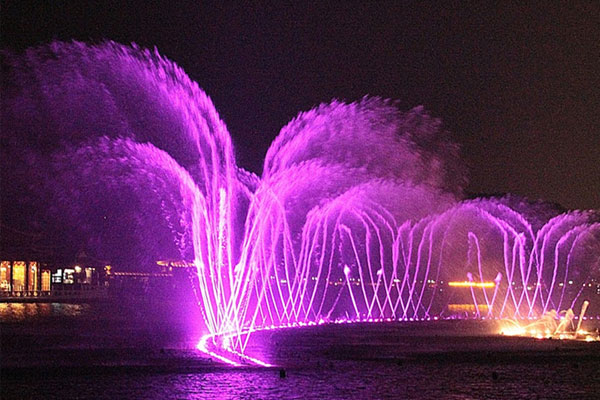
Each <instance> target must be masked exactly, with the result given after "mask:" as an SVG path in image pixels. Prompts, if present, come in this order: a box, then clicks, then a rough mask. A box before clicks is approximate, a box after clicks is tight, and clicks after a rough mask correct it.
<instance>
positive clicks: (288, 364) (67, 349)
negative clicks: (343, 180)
mask: <svg viewBox="0 0 600 400" xmlns="http://www.w3.org/2000/svg"><path fill="white" fill-rule="evenodd" d="M93 307H94V309H91V310H90V308H89V306H73V305H65V304H60V305H59V304H37V305H36V304H19V305H15V304H13V305H2V310H3V311H2V312H3V315H5V314H6V315H10V316H11V317H12V318H23V317H25V318H26V317H27V316H31V315H32V314H35V315H37V316H38V317H37V318H41V319H40V320H41V321H47V320H50V319H52V318H46V319H43V317H44V316H52V315H56V314H59V315H61V316H83V318H70V317H69V318H62V319H60V318H59V319H55V320H56V321H58V323H57V324H46V323H45V322H40V323H38V322H36V323H33V324H30V323H28V322H23V323H7V324H4V325H3V326H2V332H1V333H2V343H0V344H1V345H2V346H3V347H2V369H1V370H0V373H1V374H2V391H1V397H2V399H29V398H31V399H61V400H63V399H107V400H108V399H111V400H112V399H160V400H162V399H210V400H216V399H506V398H510V399H520V398H532V399H535V398H543V399H560V400H566V399H578V400H581V399H597V394H598V393H599V392H600V374H598V365H600V343H586V342H571V341H567V342H565V341H554V340H551V341H538V340H536V339H532V338H510V337H504V336H498V335H495V336H491V335H489V334H488V331H490V330H491V327H490V326H488V325H486V324H483V323H482V322H481V321H447V322H438V323H435V324H434V323H431V324H429V323H414V324H381V325H377V324H365V325H360V326H358V325H356V326H354V325H348V326H344V325H341V326H319V327H314V328H313V329H303V330H293V329H290V330H282V331H270V332H262V333H261V334H257V335H255V336H254V337H253V338H252V341H253V345H252V346H251V348H252V350H255V351H257V352H260V353H263V354H264V355H265V356H266V357H267V359H268V360H269V361H273V362H274V363H275V364H277V365H278V366H279V367H278V368H285V370H286V374H287V377H286V378H280V377H279V369H278V368H226V367H223V366H221V365H218V364H217V363H215V362H213V361H211V360H208V359H206V358H205V357H204V355H203V354H201V353H198V352H197V351H195V350H194V344H195V342H192V343H189V344H188V345H187V346H186V345H181V343H182V342H181V340H180V339H181V338H183V337H192V338H196V339H197V337H198V336H197V335H196V336H195V334H189V332H187V331H185V332H187V333H186V335H180V336H177V329H175V328H176V326H175V325H173V324H167V323H155V324H152V325H148V326H141V325H140V321H141V320H135V319H132V318H130V317H126V318H125V319H119V320H117V321H116V322H114V320H107V319H96V317H97V315H98V313H99V312H100V310H99V309H98V307H96V305H93ZM8 310H10V312H9V311H8ZM113 314H114V312H110V313H108V312H107V313H104V314H102V315H113ZM118 314H120V315H122V313H120V312H119V313H118ZM88 317H89V318H88ZM124 320H127V321H128V322H127V323H123V321H124ZM110 321H113V322H112V323H111V322H110ZM167 328H168V329H167ZM177 343H179V345H178V344H177Z"/></svg>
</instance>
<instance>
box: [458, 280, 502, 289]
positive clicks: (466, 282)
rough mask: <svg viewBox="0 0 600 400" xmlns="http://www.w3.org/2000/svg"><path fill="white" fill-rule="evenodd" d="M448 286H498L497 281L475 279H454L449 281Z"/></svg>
mask: <svg viewBox="0 0 600 400" xmlns="http://www.w3.org/2000/svg"><path fill="white" fill-rule="evenodd" d="M448 286H451V287H476V288H493V287H495V286H496V282H474V281H462V282H460V281H453V282H448Z"/></svg>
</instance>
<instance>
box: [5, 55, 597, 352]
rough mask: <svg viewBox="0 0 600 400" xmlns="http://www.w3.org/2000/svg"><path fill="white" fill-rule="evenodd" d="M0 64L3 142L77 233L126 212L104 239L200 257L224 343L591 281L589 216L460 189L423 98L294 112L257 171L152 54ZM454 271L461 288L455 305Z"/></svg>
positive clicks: (546, 303) (538, 300)
mask: <svg viewBox="0 0 600 400" xmlns="http://www.w3.org/2000/svg"><path fill="white" fill-rule="evenodd" d="M5 63H6V65H7V66H8V67H7V73H8V79H6V81H7V82H8V83H6V84H5V86H7V87H6V88H4V90H3V91H4V93H5V95H3V99H2V106H3V110H4V111H5V112H3V115H2V123H3V126H6V127H9V129H7V131H8V133H9V135H8V138H7V139H6V146H3V147H4V148H5V151H6V153H7V154H8V153H13V154H14V153H17V154H18V153H19V151H21V152H22V153H23V154H24V155H23V159H24V160H25V161H24V162H25V163H26V164H27V165H28V166H29V167H31V168H30V169H31V170H32V171H36V172H35V173H33V174H32V176H33V177H32V176H29V177H28V178H27V179H31V180H30V183H32V185H35V184H38V183H39V184H40V185H41V187H42V188H43V189H42V190H41V192H42V194H43V195H47V196H49V197H50V198H51V200H50V202H51V207H50V208H51V209H52V210H53V211H55V212H57V213H62V214H61V215H63V218H64V219H65V220H68V221H75V222H74V225H77V226H78V228H80V229H81V230H82V231H84V232H86V230H87V231H88V232H98V229H99V228H98V225H97V224H96V223H95V222H94V221H92V218H91V215H95V213H97V210H98V209H102V210H106V212H107V213H112V214H111V215H114V216H115V219H117V220H119V221H120V222H123V223H122V224H116V225H110V227H109V228H106V232H105V233H106V234H105V235H104V236H102V235H100V236H98V238H97V239H96V245H97V248H98V249H100V250H102V249H104V250H105V251H107V252H108V250H107V248H108V247H110V246H109V244H111V243H112V242H111V241H110V240H111V239H110V238H111V237H114V234H113V233H114V230H115V229H122V230H125V231H126V232H125V233H124V234H125V235H126V236H127V237H129V238H131V242H130V246H131V248H133V249H135V250H136V251H138V253H144V254H147V255H148V257H150V258H152V257H158V256H159V255H161V254H163V255H164V254H166V255H167V256H169V257H173V256H175V257H179V258H183V259H189V260H193V261H194V263H195V265H196V267H197V276H196V277H195V278H194V280H195V281H194V287H195V293H196V296H197V302H198V306H199V307H200V309H201V311H202V316H203V321H202V322H203V325H204V326H205V330H206V331H207V332H208V333H210V334H211V335H213V336H211V337H207V338H206V340H213V338H215V339H214V340H216V341H215V342H214V343H216V344H218V346H217V347H219V346H220V347H225V348H226V349H228V350H230V351H232V352H238V353H244V352H245V350H246V348H247V346H248V342H249V338H250V334H251V333H252V332H253V331H256V330H260V329H264V328H266V327H280V326H286V325H290V324H300V325H303V324H315V323H326V322H334V321H337V322H340V321H346V320H385V319H394V320H398V319H400V320H402V319H433V318H437V317H447V316H449V315H450V313H449V311H448V307H447V306H448V304H450V303H461V304H463V303H466V304H469V305H472V306H473V308H472V309H473V314H474V315H473V316H475V317H478V318H534V317H538V316H541V315H542V314H544V313H545V312H547V311H549V310H551V309H556V310H563V309H567V308H575V309H578V307H580V305H581V303H582V302H583V300H584V298H583V297H582V296H581V293H582V291H583V289H584V288H586V287H587V286H586V285H590V284H591V283H592V280H593V279H596V280H597V279H598V278H599V276H600V222H599V221H600V218H599V216H598V213H597V212H594V211H572V212H568V213H565V214H560V215H557V214H556V213H552V212H550V211H548V210H547V209H544V208H543V207H541V206H535V207H534V206H533V205H530V204H528V203H527V202H525V201H519V200H517V199H515V198H514V197H510V196H508V197H504V198H498V199H476V200H462V198H463V189H464V187H465V185H466V178H465V169H464V167H463V166H462V163H461V161H460V159H459V155H458V146H457V145H456V144H454V143H452V142H451V141H450V139H449V135H448V134H447V132H445V131H444V130H443V128H442V127H441V123H440V121H438V120H436V119H434V118H432V117H430V116H428V115H427V113H426V112H425V111H424V110H423V109H422V108H415V109H413V110H410V111H408V112H401V111H399V110H398V109H397V108H396V106H395V104H394V103H393V102H390V101H386V100H381V99H378V98H364V99H363V100H361V101H358V102H355V103H351V104H346V103H342V102H338V101H333V102H332V103H330V104H324V105H321V106H319V107H317V108H315V109H313V110H311V111H309V112H305V113H301V114H300V115H299V116H298V117H297V118H295V119H294V120H293V121H291V122H290V123H289V124H288V125H286V126H285V127H284V128H283V129H282V130H281V132H280V134H279V136H277V138H276V139H275V140H274V142H273V144H272V145H271V147H270V149H269V151H268V152H267V155H266V158H265V163H264V169H263V173H262V176H261V177H257V176H255V175H254V174H252V173H250V172H247V171H244V170H243V169H241V168H240V167H238V166H237V165H236V161H235V156H234V148H233V145H232V141H231V138H230V135H229V133H228V131H227V128H226V126H225V124H224V123H223V121H221V120H220V118H219V116H218V114H217V111H216V110H215V107H214V105H213V103H212V102H211V100H210V99H209V98H208V96H207V95H206V94H205V93H204V92H203V91H202V90H201V89H200V88H199V87H198V85H197V84H196V83H195V82H193V81H191V80H190V79H189V78H188V77H187V76H186V75H185V73H184V72H183V71H182V70H181V69H180V68H179V67H177V66H176V65H175V64H174V63H172V62H170V61H168V60H166V59H164V58H163V57H161V56H160V55H159V54H158V53H157V52H156V51H155V52H150V51H146V50H141V49H138V48H137V47H126V46H121V45H118V44H114V43H104V44H101V45H97V46H88V45H85V44H81V43H71V44H66V43H53V44H51V45H50V46H48V47H42V48H38V49H31V50H28V51H27V52H26V53H25V54H24V55H22V56H18V57H13V56H11V57H7V59H6V60H5ZM240 145H241V146H243V143H241V144H240ZM23 149H25V150H23ZM3 154H4V153H3ZM17 157H18V156H17ZM3 159H5V157H4V156H3ZM3 168H4V164H3ZM7 168H11V167H10V166H7ZM15 175H18V174H16V173H15ZM9 176H10V175H9ZM38 189H39V188H38ZM38 192H39V190H38ZM38 195H39V194H38ZM124 199H125V200H124ZM104 219H106V217H104ZM451 281H460V282H466V284H467V289H463V290H462V292H461V293H462V294H461V295H459V298H457V297H456V296H457V295H456V294H452V293H453V292H452V291H451V290H448V289H447V287H446V286H444V284H447V283H448V282H451ZM444 290H445V291H444ZM460 296H462V297H460ZM214 343H213V344H212V345H211V346H214ZM206 346H209V344H207V345H206ZM205 350H208V349H207V348H205Z"/></svg>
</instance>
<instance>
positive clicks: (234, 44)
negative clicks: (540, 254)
mask: <svg viewBox="0 0 600 400" xmlns="http://www.w3.org/2000/svg"><path fill="white" fill-rule="evenodd" d="M40 3H45V4H46V5H43V6H40ZM129 3H132V4H129V5H128V6H126V7H123V5H122V4H119V2H103V3H101V2H96V1H76V2H73V3H69V2H64V1H48V2H40V1H34V2H29V1H23V0H16V1H13V0H7V1H4V2H3V3H2V10H1V13H0V14H1V19H2V20H1V33H2V35H1V36H2V38H1V39H2V47H3V48H8V49H10V50H13V51H21V50H23V49H25V48H27V47H30V46H33V45H38V44H43V43H47V42H49V41H51V40H53V39H57V40H70V39H77V40H82V41H91V42H98V41H100V40H102V39H111V40H114V41H117V42H121V43H130V42H135V43H137V44H139V45H141V46H144V47H151V48H152V47H154V46H156V47H157V48H158V50H159V51H160V53H162V54H163V55H165V56H166V57H168V58H170V59H171V60H173V61H175V62H176V63H177V64H179V65H180V66H181V67H182V68H183V69H184V70H185V71H186V72H187V73H188V75H189V76H190V77H191V78H192V79H193V80H195V81H197V82H198V83H199V85H200V87H202V88H203V89H204V90H205V91H206V92H207V93H208V94H209V95H210V96H211V98H212V99H213V101H214V103H215V105H216V107H217V109H218V111H219V113H220V115H221V118H222V119H223V120H224V121H225V122H226V123H227V125H228V127H229V130H230V132H231V134H232V136H233V140H234V143H235V145H236V151H237V157H238V163H239V164H240V165H241V166H243V167H245V168H247V169H250V170H252V171H254V172H257V173H260V172H261V170H262V160H263V158H264V155H265V153H266V150H267V148H268V146H269V144H270V143H271V141H272V140H273V139H274V138H275V136H276V135H277V134H278V132H279V129H280V128H281V127H282V126H283V125H285V124H286V123H287V122H288V121H289V120H290V119H292V118H293V117H294V116H296V115H297V114H298V112H300V111H305V110H308V109H310V108H312V107H314V106H316V105H318V104H319V103H321V102H329V101H330V100H331V99H333V98H337V99H341V100H347V101H354V100H358V99H360V98H361V97H363V96H364V95H366V94H369V95H375V96H382V97H386V98H392V99H397V100H399V104H400V107H401V108H402V109H405V110H406V109H409V108H412V107H413V106H416V105H420V104H422V105H424V106H425V107H426V108H427V109H428V110H429V111H430V112H431V114H432V115H434V116H436V117H439V118H441V119H442V120H443V121H444V123H445V126H446V127H447V129H449V130H450V131H451V132H452V133H453V135H454V138H455V140H456V141H457V142H459V143H460V144H461V145H462V149H463V158H464V160H465V162H466V163H467V165H468V166H469V169H470V184H469V186H468V188H467V189H468V191H469V192H470V193H477V194H481V193H488V194H492V193H504V192H511V193H515V194H518V195H523V196H527V197H529V198H531V199H545V200H547V201H550V202H556V203H559V204H561V205H563V206H564V207H567V208H583V209H589V208H600V2H597V1H589V2H581V3H576V4H570V3H567V2H564V3H563V4H562V6H557V5H555V3H558V2H551V3H552V4H553V5H552V6H550V7H549V6H548V5H547V4H546V3H547V2H540V3H538V4H535V3H529V4H528V5H527V6H523V5H513V6H512V7H504V6H503V7H497V6H491V5H490V3H487V4H485V6H482V5H479V6H476V7H466V6H464V4H462V3H460V4H459V3H456V4H451V3H450V2H440V4H443V5H444V7H441V6H440V5H435V6H434V5H429V6H427V5H425V6H424V5H416V6H409V5H407V4H408V3H407V2H395V3H398V4H397V5H396V6H389V7H388V6H385V5H382V4H372V3H375V2H364V3H365V4H360V3H358V2H355V4H353V5H350V4H348V5H343V6H335V7H333V6H324V5H322V6H314V5H308V3H307V2H296V3H297V4H296V6H294V7H286V8H283V7H281V6H278V7H272V6H266V5H265V6H263V7H255V8H252V9H248V8H246V7H242V6H227V7H213V6H207V5H202V4H201V3H205V2H200V1H192V2H187V3H188V4H186V2H173V1H163V0H161V1H152V2H138V4H133V2H129ZM240 3H242V2H240ZM274 4H278V3H274ZM431 4H433V3H431ZM515 4H518V3H515Z"/></svg>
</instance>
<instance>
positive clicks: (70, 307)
mask: <svg viewBox="0 0 600 400" xmlns="http://www.w3.org/2000/svg"><path fill="white" fill-rule="evenodd" d="M89 310H90V305H89V304H65V303H0V322H22V321H30V320H37V319H43V318H48V317H69V318H72V317H79V316H82V315H86V314H87V313H88V312H89Z"/></svg>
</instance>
